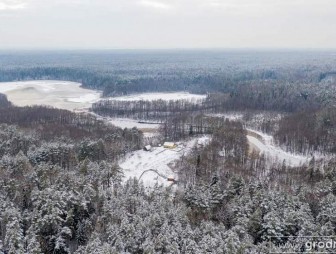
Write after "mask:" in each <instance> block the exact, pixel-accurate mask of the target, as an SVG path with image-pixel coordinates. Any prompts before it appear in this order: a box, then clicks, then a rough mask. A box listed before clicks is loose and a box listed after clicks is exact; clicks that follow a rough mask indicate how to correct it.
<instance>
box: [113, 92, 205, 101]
mask: <svg viewBox="0 0 336 254" xmlns="http://www.w3.org/2000/svg"><path fill="white" fill-rule="evenodd" d="M205 98H206V95H200V94H191V93H186V92H176V93H142V94H134V95H127V96H118V97H113V98H107V99H108V100H116V101H141V100H143V101H154V100H165V101H169V100H199V99H205Z"/></svg>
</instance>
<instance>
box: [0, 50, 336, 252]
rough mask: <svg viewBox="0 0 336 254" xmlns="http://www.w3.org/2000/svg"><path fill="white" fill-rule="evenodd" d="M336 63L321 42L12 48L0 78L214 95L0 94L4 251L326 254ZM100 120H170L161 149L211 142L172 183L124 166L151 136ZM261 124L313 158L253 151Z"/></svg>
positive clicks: (334, 223)
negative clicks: (79, 101)
mask: <svg viewBox="0 0 336 254" xmlns="http://www.w3.org/2000/svg"><path fill="white" fill-rule="evenodd" d="M335 71H336V60H335V54H334V53H332V52H318V51H316V52H315V51H309V52H291V51H283V52H273V51H269V52H268V51H261V52H252V51H218V52H217V51H211V50H209V51H106V52H88V51H87V52H80V51H78V52H33V51H31V52H30V51H28V52H0V81H17V80H38V79H56V80H69V81H76V82H81V83H82V84H83V86H84V87H87V88H93V89H98V90H101V91H103V95H104V96H106V97H108V96H117V95H125V94H132V93H140V92H170V91H187V92H192V93H199V94H206V97H205V98H204V99H202V100H189V101H187V100H170V101H167V100H153V101H144V100H140V101H118V100H113V99H111V98H104V99H102V100H100V101H98V102H96V103H94V104H93V105H92V107H91V108H90V111H91V112H86V113H85V112H84V113H83V112H82V113H75V112H71V111H67V110H62V109H56V108H51V107H45V106H32V107H17V106H15V105H13V104H12V103H11V102H10V101H8V99H7V97H6V96H5V95H3V94H0V254H17V253H18V254H42V253H54V254H67V253H76V254H91V253H97V254H107V253H109V254H117V253H136V254H152V253H171V254H175V253H181V254H182V253H183V254H186V253H190V254H194V253H196V254H203V253H219V254H220V253H223V254H257V253H258V254H268V253H286V252H290V251H291V252H297V253H307V252H309V253H314V252H318V251H319V249H318V248H316V246H315V247H312V246H310V245H307V242H306V239H305V238H304V237H307V236H311V237H312V239H314V240H316V241H321V240H323V237H325V236H330V237H334V236H335V235H336V219H335V216H334V211H335V209H336V159H335V153H336V108H335V102H336V98H335V94H336V93H335V91H336V78H335V77H336V74H335ZM230 113H232V114H237V115H241V117H234V118H232V119H228V118H225V117H223V116H224V115H226V114H230ZM102 116H103V117H107V118H108V119H109V118H113V117H118V118H119V117H121V118H122V117H124V118H131V119H135V120H136V121H144V122H146V123H153V124H158V123H160V128H159V130H158V136H156V137H154V138H153V139H154V141H155V142H154V141H153V143H151V144H154V145H158V144H162V143H163V142H165V141H168V140H169V141H174V142H176V143H178V142H188V141H190V140H193V139H194V138H197V137H200V136H202V137H203V136H204V135H206V136H207V137H210V138H209V141H208V142H206V143H195V144H194V145H193V147H192V148H191V149H190V151H189V152H188V153H183V155H182V156H181V157H180V158H179V159H177V160H175V161H174V163H172V164H171V165H170V167H171V168H172V169H173V171H174V172H175V173H176V175H177V176H178V177H177V179H176V181H175V180H174V182H173V183H172V184H171V185H169V186H168V187H167V186H164V185H159V184H156V185H154V186H147V185H145V184H144V183H143V182H142V181H141V180H139V179H138V178H130V179H125V172H124V170H123V169H122V168H121V167H120V164H119V162H120V161H121V160H122V159H124V158H126V157H127V155H129V154H132V153H133V152H135V151H139V150H141V149H143V148H144V146H145V145H147V143H146V142H147V140H146V141H145V137H144V134H143V132H142V131H141V130H139V129H137V128H135V127H134V128H124V129H121V128H118V127H116V126H113V125H112V124H110V123H109V122H108V121H104V120H103V118H102ZM250 128H253V129H255V130H259V131H262V132H264V133H268V134H269V135H272V136H273V137H274V143H275V144H276V145H278V146H279V147H281V148H282V149H283V150H284V151H288V152H290V153H293V154H296V155H305V156H307V157H309V158H310V160H309V162H307V163H303V164H300V165H295V166H293V165H290V164H289V163H288V162H287V161H286V160H283V161H279V160H276V159H275V158H269V157H267V154H262V153H260V152H258V151H257V150H254V149H251V144H250V143H249V140H248V138H247V135H248V134H249V135H252V134H251V133H249V129H250ZM253 135H254V136H255V138H259V139H260V140H261V137H258V134H257V133H256V132H255V133H253ZM261 142H263V140H261ZM143 152H145V151H143ZM153 170H155V169H153ZM309 239H311V238H309ZM332 239H333V240H334V238H332ZM326 253H333V252H332V250H330V252H326Z"/></svg>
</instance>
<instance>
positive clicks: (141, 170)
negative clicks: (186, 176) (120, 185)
mask: <svg viewBox="0 0 336 254" xmlns="http://www.w3.org/2000/svg"><path fill="white" fill-rule="evenodd" d="M209 140H210V136H202V137H197V138H193V139H191V140H189V141H187V142H181V143H179V145H178V146H177V147H176V148H174V149H166V148H164V147H153V149H152V151H150V152H147V151H144V150H138V151H135V152H132V153H129V154H128V155H126V157H125V158H123V159H122V160H121V161H119V165H120V167H121V168H122V169H124V174H125V178H124V180H125V181H126V180H127V179H129V178H130V177H136V178H137V179H140V177H141V180H142V181H143V182H144V184H145V186H153V185H155V184H163V185H164V186H169V185H171V184H172V182H168V180H167V178H168V177H173V178H174V179H177V175H176V174H175V173H174V171H173V169H172V164H173V163H174V161H176V160H177V159H179V158H181V157H182V156H183V155H187V153H189V152H190V150H191V148H193V147H194V146H195V145H197V144H205V143H207V142H209ZM150 170H155V171H157V173H156V172H154V171H150Z"/></svg>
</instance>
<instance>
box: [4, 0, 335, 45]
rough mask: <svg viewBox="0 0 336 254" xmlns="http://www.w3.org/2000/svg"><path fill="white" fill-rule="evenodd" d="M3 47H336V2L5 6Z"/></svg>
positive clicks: (111, 1)
mask: <svg viewBox="0 0 336 254" xmlns="http://www.w3.org/2000/svg"><path fill="white" fill-rule="evenodd" d="M6 48H61V49H62V48H65V49H66V48H68V49H76V48H78V49H99V48H100V49H114V48H127V49H130V48H336V0H0V49H6Z"/></svg>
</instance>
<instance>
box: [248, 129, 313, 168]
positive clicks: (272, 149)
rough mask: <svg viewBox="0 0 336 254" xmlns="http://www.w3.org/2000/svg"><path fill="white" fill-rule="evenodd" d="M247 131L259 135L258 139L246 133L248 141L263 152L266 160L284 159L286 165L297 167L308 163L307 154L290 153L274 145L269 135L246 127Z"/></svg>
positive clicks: (277, 160)
mask: <svg viewBox="0 0 336 254" xmlns="http://www.w3.org/2000/svg"><path fill="white" fill-rule="evenodd" d="M248 131H250V132H252V133H255V134H257V135H258V136H259V137H261V139H260V138H257V137H254V136H251V135H247V139H248V141H249V143H250V144H252V145H253V146H254V147H256V148H258V149H259V151H260V152H261V153H263V154H265V156H266V158H267V159H268V160H271V161H272V162H278V163H282V162H283V161H285V163H286V165H288V166H292V167H297V166H300V165H303V164H305V163H308V162H309V160H310V158H309V157H307V156H303V155H297V154H292V153H289V152H286V151H284V150H283V149H281V148H280V147H278V146H275V145H274V142H273V137H272V136H270V135H267V134H265V133H262V132H260V131H255V130H252V129H248Z"/></svg>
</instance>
